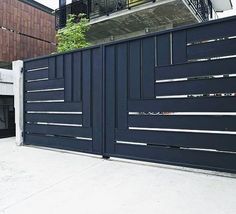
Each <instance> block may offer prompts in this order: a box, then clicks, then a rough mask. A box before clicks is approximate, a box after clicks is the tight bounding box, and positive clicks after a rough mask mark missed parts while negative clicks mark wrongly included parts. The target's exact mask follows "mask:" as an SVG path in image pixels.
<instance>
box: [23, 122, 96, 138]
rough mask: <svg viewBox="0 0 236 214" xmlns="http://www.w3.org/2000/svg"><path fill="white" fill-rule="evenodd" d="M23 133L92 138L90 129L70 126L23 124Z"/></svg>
mask: <svg viewBox="0 0 236 214" xmlns="http://www.w3.org/2000/svg"><path fill="white" fill-rule="evenodd" d="M25 132H29V133H31V134H45V135H46V134H49V135H58V136H72V137H84V138H91V137H92V130H91V128H81V127H72V126H55V125H35V124H25Z"/></svg>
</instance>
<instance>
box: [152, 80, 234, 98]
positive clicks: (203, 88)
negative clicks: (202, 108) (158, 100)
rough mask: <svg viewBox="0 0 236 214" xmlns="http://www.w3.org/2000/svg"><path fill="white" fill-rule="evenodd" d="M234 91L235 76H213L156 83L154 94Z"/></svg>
mask: <svg viewBox="0 0 236 214" xmlns="http://www.w3.org/2000/svg"><path fill="white" fill-rule="evenodd" d="M234 92H236V78H214V79H199V80H186V81H174V82H166V83H156V85H155V93H156V96H167V95H186V94H188V95H189V94H216V93H234Z"/></svg>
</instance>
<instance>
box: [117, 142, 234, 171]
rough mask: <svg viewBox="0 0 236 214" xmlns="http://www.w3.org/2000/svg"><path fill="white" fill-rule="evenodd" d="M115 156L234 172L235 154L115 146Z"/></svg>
mask: <svg viewBox="0 0 236 214" xmlns="http://www.w3.org/2000/svg"><path fill="white" fill-rule="evenodd" d="M115 155H119V156H120V157H126V158H130V159H136V160H146V161H152V162H159V163H166V164H174V165H182V166H188V167H197V168H202V169H211V170H217V171H223V172H226V171H227V172H233V173H235V172H236V165H235V163H236V155H235V154H225V153H216V152H205V151H193V150H183V149H181V150H180V149H174V148H159V147H154V146H137V145H124V144H117V145H116V154H115Z"/></svg>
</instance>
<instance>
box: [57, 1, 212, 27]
mask: <svg viewBox="0 0 236 214" xmlns="http://www.w3.org/2000/svg"><path fill="white" fill-rule="evenodd" d="M155 1H156V0H78V1H76V2H73V3H71V4H68V5H66V6H63V7H61V8H60V9H57V10H56V11H55V15H56V28H57V29H60V28H63V27H65V25H66V19H67V16H68V15H69V14H75V15H79V14H81V13H84V14H86V16H87V18H88V19H90V20H91V19H94V18H98V17H101V16H109V15H110V14H112V13H115V12H118V11H121V10H125V9H128V10H130V9H131V8H133V7H136V6H139V5H142V4H146V3H150V2H155ZM157 1H158V0H157ZM185 1H186V2H187V3H188V4H189V6H190V7H191V8H192V9H193V10H194V12H195V13H196V15H197V16H198V17H199V18H200V19H201V20H202V21H207V20H209V17H211V16H212V11H213V10H212V4H211V1H210V0H185Z"/></svg>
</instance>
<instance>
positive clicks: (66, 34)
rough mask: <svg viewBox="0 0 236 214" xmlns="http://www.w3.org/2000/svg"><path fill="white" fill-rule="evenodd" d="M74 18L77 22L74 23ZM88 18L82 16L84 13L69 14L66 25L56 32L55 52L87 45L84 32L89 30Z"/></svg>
mask: <svg viewBox="0 0 236 214" xmlns="http://www.w3.org/2000/svg"><path fill="white" fill-rule="evenodd" d="M76 19H79V22H78V23H76ZM89 28H90V25H89V20H88V19H87V18H84V14H80V15H79V16H75V15H69V16H68V19H67V24H66V27H64V28H63V29H60V30H58V32H57V35H56V36H57V42H58V45H57V52H59V53H60V52H64V51H70V50H74V49H78V48H84V47H87V46H89V43H88V42H87V40H86V33H87V31H88V30H89Z"/></svg>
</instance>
